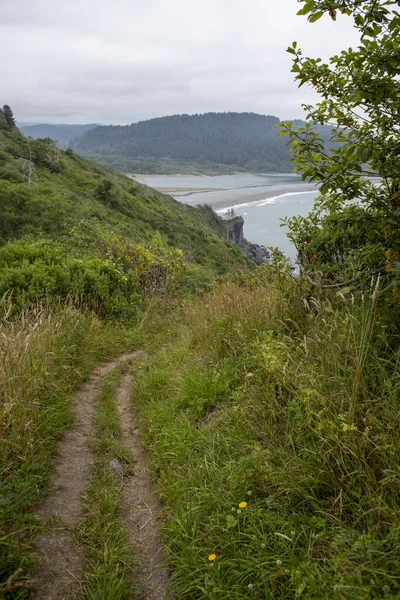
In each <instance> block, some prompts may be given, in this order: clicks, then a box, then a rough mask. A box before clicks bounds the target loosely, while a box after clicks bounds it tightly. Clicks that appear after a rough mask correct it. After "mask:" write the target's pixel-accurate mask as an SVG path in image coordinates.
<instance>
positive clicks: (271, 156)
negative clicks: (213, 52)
mask: <svg viewBox="0 0 400 600" xmlns="http://www.w3.org/2000/svg"><path fill="white" fill-rule="evenodd" d="M278 122H279V119H278V118H277V117H273V116H264V115H257V114H254V113H207V114H204V115H174V116H171V117H162V118H159V119H151V120H149V121H142V122H140V123H133V124H132V125H125V126H122V125H118V126H113V125H109V126H102V127H100V126H99V127H95V128H94V129H92V130H90V131H87V132H86V133H84V134H83V135H82V136H81V137H79V138H77V139H76V140H75V141H74V143H73V147H74V148H76V150H78V151H79V152H83V153H85V154H88V155H90V156H91V157H93V158H96V159H99V160H102V161H103V162H104V163H105V164H108V165H110V166H113V167H115V168H120V169H122V170H125V171H134V172H139V173H140V172H146V173H160V172H163V173H165V172H166V173H171V172H172V173H173V172H177V171H178V172H181V169H182V168H183V169H184V170H185V171H187V169H189V172H195V171H193V169H194V170H196V169H201V167H202V168H203V169H202V170H203V172H204V169H206V170H207V171H208V172H209V171H210V170H212V169H214V170H215V171H217V170H218V169H219V170H221V168H222V169H224V170H226V169H227V167H226V165H231V167H232V168H233V170H235V169H236V170H247V171H261V172H262V171H287V170H290V166H289V167H288V160H289V151H288V149H287V148H286V144H285V143H284V142H283V141H282V140H281V139H280V138H279V135H278V132H277V131H276V130H275V129H274V125H276V124H277V123H278ZM300 124H301V122H300V121H299V122H298V123H297V125H298V126H300ZM327 132H328V133H329V129H328V128H325V130H323V133H324V134H325V137H328V136H327ZM188 163H189V166H188Z"/></svg>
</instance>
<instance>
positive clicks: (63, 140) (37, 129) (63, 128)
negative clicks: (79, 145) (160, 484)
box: [20, 123, 96, 148]
mask: <svg viewBox="0 0 400 600" xmlns="http://www.w3.org/2000/svg"><path fill="white" fill-rule="evenodd" d="M94 127H96V123H89V124H87V125H48V124H46V123H43V124H41V125H21V126H20V130H21V131H22V132H23V133H24V134H25V135H26V136H30V137H33V138H34V139H37V138H51V139H52V140H54V141H55V142H57V144H58V146H59V147H60V148H68V146H69V145H70V142H71V140H73V139H74V138H75V137H77V136H79V135H81V134H82V133H85V131H88V130H89V129H93V128H94Z"/></svg>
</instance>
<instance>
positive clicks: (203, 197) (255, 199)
mask: <svg viewBox="0 0 400 600" xmlns="http://www.w3.org/2000/svg"><path fill="white" fill-rule="evenodd" d="M135 179H137V181H139V182H140V183H144V184H146V185H148V186H150V187H154V188H156V189H158V190H161V191H163V192H165V193H168V194H169V195H170V196H172V197H173V198H175V199H176V200H179V201H180V202H184V203H185V204H190V205H192V206H197V205H199V204H209V205H210V206H211V207H212V208H213V209H214V210H215V211H216V212H217V213H218V214H220V215H221V216H223V215H224V214H226V213H227V211H230V210H234V212H235V214H236V215H240V216H242V217H243V218H244V222H245V223H244V235H245V237H246V238H247V239H248V240H249V241H251V242H255V243H257V244H263V245H264V246H267V247H268V246H273V247H278V248H279V249H280V250H282V251H283V252H285V254H287V255H288V256H290V257H291V258H292V259H294V258H295V254H296V251H295V248H294V247H293V245H292V244H291V242H290V241H289V239H288V238H287V236H286V232H287V228H286V227H281V224H282V221H281V219H282V218H285V217H293V216H297V215H303V216H305V215H307V214H308V213H309V212H310V210H311V209H312V206H313V202H314V199H315V198H316V196H317V194H318V191H317V189H316V187H315V185H314V184H310V183H303V182H302V181H301V178H300V176H298V175H292V174H273V175H250V174H249V175H219V176H214V177H211V176H198V175H147V176H146V175H143V176H138V177H136V178H135Z"/></svg>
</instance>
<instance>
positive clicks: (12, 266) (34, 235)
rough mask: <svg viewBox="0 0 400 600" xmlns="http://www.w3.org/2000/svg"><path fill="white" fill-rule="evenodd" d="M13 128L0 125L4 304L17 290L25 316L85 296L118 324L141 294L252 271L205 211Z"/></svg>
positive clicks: (1, 289) (211, 214)
mask: <svg viewBox="0 0 400 600" xmlns="http://www.w3.org/2000/svg"><path fill="white" fill-rule="evenodd" d="M0 116H1V115H0ZM9 121H10V122H9V124H6V125H4V126H1V123H0V246H1V244H5V243H7V242H12V243H11V245H10V244H7V245H6V246H5V247H4V248H3V249H1V248H0V254H1V256H0V272H1V274H2V276H1V277H0V280H1V284H0V298H1V297H2V295H3V294H5V293H7V291H8V290H13V297H14V300H15V302H16V305H18V306H19V308H23V307H25V306H29V305H30V304H32V303H34V302H35V301H37V300H40V299H41V298H43V297H46V295H47V293H51V294H52V295H53V296H55V297H57V298H67V297H69V295H70V294H76V293H78V294H85V295H86V297H87V298H90V297H91V298H92V299H93V301H90V302H89V304H90V305H91V307H92V308H95V309H96V310H97V308H98V307H100V308H98V312H99V313H100V314H101V315H102V316H115V315H116V314H121V311H122V312H125V313H126V312H127V311H128V312H129V311H130V310H131V308H129V307H134V306H136V307H137V306H138V302H137V299H138V297H139V296H140V295H141V294H142V293H144V294H145V295H146V294H148V293H151V294H153V293H154V292H155V291H156V290H159V288H160V289H161V288H163V287H165V286H166V285H175V284H177V283H178V280H179V282H180V283H179V285H181V284H183V285H186V286H187V287H189V288H190V289H191V288H193V289H194V288H196V286H200V287H201V286H208V284H209V283H211V282H212V281H213V280H214V279H215V277H217V276H219V275H221V274H224V273H226V272H228V271H229V270H230V269H232V268H235V269H236V268H240V266H242V267H245V268H246V265H248V264H249V263H248V261H247V259H246V258H245V256H244V255H243V254H242V253H241V251H240V250H239V248H238V247H236V246H234V245H233V244H231V243H230V242H229V240H227V239H226V238H227V230H226V225H225V224H224V223H223V221H222V220H221V219H220V218H219V217H218V216H217V215H216V214H215V213H214V212H213V211H212V210H211V208H209V207H202V208H194V207H190V206H187V205H184V204H181V203H180V202H177V201H176V200H174V199H172V198H170V197H169V196H167V195H164V194H161V193H158V192H156V191H155V190H153V189H151V188H149V187H146V186H144V185H141V184H138V183H136V182H133V181H132V180H131V179H129V178H128V177H126V176H124V175H122V174H121V173H116V172H114V171H111V170H110V169H106V168H104V167H101V166H100V165H98V164H95V163H93V162H91V161H89V160H87V159H84V158H81V157H80V156H78V155H77V154H75V153H74V152H73V150H72V149H68V150H66V151H65V152H64V151H63V150H60V149H59V148H57V146H56V144H55V142H52V141H51V140H50V139H48V138H47V139H38V140H32V139H29V138H25V137H24V136H23V135H22V134H21V133H20V131H19V130H18V128H17V127H16V126H15V123H14V122H13V119H12V118H11V117H10V119H9ZM27 236H29V237H30V240H29V239H28V241H27V242H26V241H25V240H26V238H27ZM38 236H40V239H38ZM21 238H23V239H24V241H22V242H15V240H18V239H21ZM82 261H83V262H82ZM124 286H125V287H124ZM126 286H128V288H129V286H130V288H129V290H130V291H129V290H128V289H127V287H126ZM113 290H114V291H113ZM114 292H115V293H114ZM138 295H139V296H138ZM0 305H1V300H0ZM126 305H128V308H127V306H126ZM122 306H123V307H124V308H123V309H122Z"/></svg>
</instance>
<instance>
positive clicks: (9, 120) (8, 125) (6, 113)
mask: <svg viewBox="0 0 400 600" xmlns="http://www.w3.org/2000/svg"><path fill="white" fill-rule="evenodd" d="M14 127H16V124H15V119H14V115H13V111H12V110H11V108H10V107H9V106H8V104H4V105H3V109H0V129H14Z"/></svg>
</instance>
